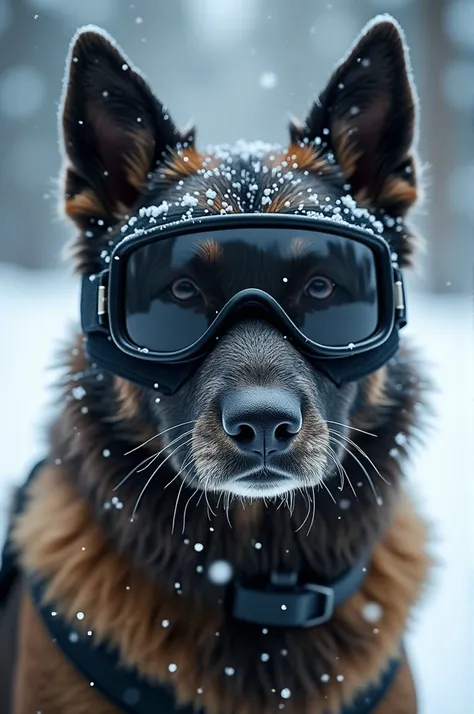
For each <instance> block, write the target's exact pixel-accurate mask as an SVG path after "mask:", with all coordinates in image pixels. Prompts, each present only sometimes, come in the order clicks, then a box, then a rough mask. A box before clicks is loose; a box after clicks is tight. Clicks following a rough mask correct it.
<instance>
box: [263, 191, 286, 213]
mask: <svg viewBox="0 0 474 714" xmlns="http://www.w3.org/2000/svg"><path fill="white" fill-rule="evenodd" d="M289 200H291V196H290V195H288V193H286V192H285V191H280V192H279V193H277V195H276V196H273V197H272V200H271V203H267V204H266V205H265V206H264V207H263V213H284V212H285V211H287V210H288V207H287V206H285V203H286V202H287V201H289Z"/></svg>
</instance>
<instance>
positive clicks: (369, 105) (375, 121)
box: [291, 16, 417, 215]
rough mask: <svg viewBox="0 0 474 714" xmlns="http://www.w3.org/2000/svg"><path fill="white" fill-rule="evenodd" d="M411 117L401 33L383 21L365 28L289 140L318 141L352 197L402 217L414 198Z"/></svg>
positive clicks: (386, 19)
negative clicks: (348, 185)
mask: <svg viewBox="0 0 474 714" xmlns="http://www.w3.org/2000/svg"><path fill="white" fill-rule="evenodd" d="M415 114H416V95H415V90H414V87H413V84H412V80H411V68H410V61H409V57H408V51H407V49H406V46H405V42H404V38H403V33H402V30H401V28H400V27H399V25H398V24H397V23H396V21H395V20H393V18H391V17H388V16H384V17H382V18H376V19H375V20H374V21H372V22H371V23H369V25H367V27H366V28H365V29H364V30H363V32H362V34H361V36H360V38H359V40H358V41H357V42H356V43H355V45H354V47H353V48H352V50H351V51H350V52H349V54H348V56H347V57H346V58H345V59H344V60H343V61H342V62H341V63H340V64H339V65H338V67H337V68H336V70H335V72H334V74H333V75H332V77H331V79H330V81H329V84H328V85H327V87H326V89H325V90H324V92H323V93H322V94H321V95H320V97H319V99H318V100H317V101H316V102H315V103H314V105H313V107H312V109H311V111H310V113H309V115H308V117H307V119H306V122H305V124H304V125H303V126H301V127H298V126H296V125H293V126H292V127H291V133H292V139H293V141H302V140H305V139H306V140H307V141H308V140H309V141H310V142H316V143H317V144H319V142H320V141H321V144H320V146H321V148H325V149H326V151H332V153H333V154H334V156H335V158H336V161H337V162H338V164H339V166H340V167H341V169H342V171H343V173H344V177H345V180H346V182H347V183H350V185H351V192H352V194H353V196H354V197H356V198H357V199H358V200H359V201H362V202H364V203H366V204H368V205H369V206H370V207H371V208H385V209H387V210H390V211H391V212H393V213H397V214H398V215H403V214H404V213H405V212H406V210H407V209H408V208H409V206H410V205H411V204H412V203H413V202H414V201H415V200H416V195H417V192H416V178H415V166H414V159H413V155H412V147H413V143H414V135H415V120H416V116H415ZM316 148H317V147H316Z"/></svg>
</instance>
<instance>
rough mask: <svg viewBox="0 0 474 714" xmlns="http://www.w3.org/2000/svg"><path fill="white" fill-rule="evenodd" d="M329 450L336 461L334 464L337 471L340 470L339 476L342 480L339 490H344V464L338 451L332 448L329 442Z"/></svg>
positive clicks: (329, 453)
mask: <svg viewBox="0 0 474 714" xmlns="http://www.w3.org/2000/svg"><path fill="white" fill-rule="evenodd" d="M327 450H328V455H329V456H331V457H332V460H333V461H334V464H335V466H336V468H337V472H338V474H339V478H340V480H341V485H340V486H339V491H342V489H343V488H344V471H343V468H342V464H341V462H340V460H339V458H338V456H337V454H336V452H335V451H334V449H333V448H332V446H330V445H329V444H328V446H327Z"/></svg>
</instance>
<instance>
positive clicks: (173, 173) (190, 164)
mask: <svg viewBox="0 0 474 714" xmlns="http://www.w3.org/2000/svg"><path fill="white" fill-rule="evenodd" d="M203 159H204V157H203V156H202V154H200V153H199V152H198V151H196V149H195V148H194V146H188V147H185V148H183V149H181V150H180V151H179V152H178V151H173V152H172V153H171V155H170V157H169V158H168V159H167V160H166V161H165V165H164V166H163V169H162V171H161V173H162V174H163V178H166V179H167V180H169V181H179V179H182V178H184V177H186V176H192V174H195V173H196V172H197V171H199V169H202V168H203Z"/></svg>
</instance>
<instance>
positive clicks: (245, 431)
mask: <svg viewBox="0 0 474 714" xmlns="http://www.w3.org/2000/svg"><path fill="white" fill-rule="evenodd" d="M232 438H233V440H234V441H236V442H237V443H238V444H242V445H243V446H250V444H252V443H253V442H254V441H255V438H256V433H255V429H253V427H251V426H250V424H240V425H239V430H238V432H237V434H233V435H232Z"/></svg>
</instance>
